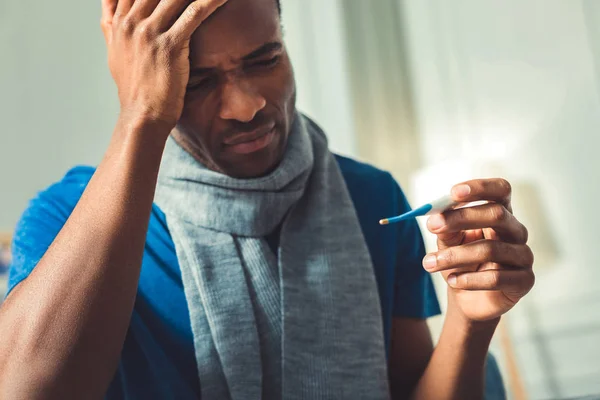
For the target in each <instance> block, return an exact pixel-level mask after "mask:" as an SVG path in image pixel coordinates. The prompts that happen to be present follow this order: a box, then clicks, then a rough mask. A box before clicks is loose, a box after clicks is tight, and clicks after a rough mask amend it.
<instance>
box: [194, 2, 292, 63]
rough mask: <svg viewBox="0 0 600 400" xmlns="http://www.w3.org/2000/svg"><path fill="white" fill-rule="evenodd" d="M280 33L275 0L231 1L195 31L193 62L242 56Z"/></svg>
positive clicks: (278, 36) (209, 61)
mask: <svg viewBox="0 0 600 400" xmlns="http://www.w3.org/2000/svg"><path fill="white" fill-rule="evenodd" d="M280 36H281V31H280V21H279V14H278V11H277V6H276V3H275V1H274V0H229V1H228V2H227V3H226V4H225V5H224V6H223V7H221V8H220V9H219V10H217V12H215V14H213V15H212V16H211V17H210V18H209V19H207V20H206V21H205V22H204V23H203V24H202V25H201V26H200V28H198V30H197V31H196V32H195V33H194V35H193V37H192V43H191V46H192V49H191V50H192V64H194V65H199V64H200V65H203V64H210V63H211V62H212V61H213V60H211V59H215V58H220V57H222V56H223V55H229V56H231V57H233V58H241V57H243V56H245V55H247V54H248V53H250V52H252V51H254V50H256V49H257V48H259V47H261V46H262V45H264V44H265V43H268V42H272V41H276V40H278V39H280Z"/></svg>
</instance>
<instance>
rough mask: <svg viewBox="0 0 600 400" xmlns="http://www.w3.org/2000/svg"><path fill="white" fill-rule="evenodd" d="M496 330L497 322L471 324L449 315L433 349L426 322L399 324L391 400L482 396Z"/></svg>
mask: <svg viewBox="0 0 600 400" xmlns="http://www.w3.org/2000/svg"><path fill="white" fill-rule="evenodd" d="M407 322H408V323H407ZM495 326H496V323H495V322H492V323H486V324H483V325H467V324H465V321H463V320H462V319H461V318H457V316H453V315H448V316H447V318H446V322H445V324H444V328H443V330H442V335H441V336H440V340H439V342H438V344H437V346H436V347H435V349H434V348H433V345H432V343H431V336H430V334H429V328H428V327H427V323H426V322H425V321H416V320H415V321H410V322H409V321H408V320H402V319H398V320H396V321H394V327H395V329H394V336H393V337H392V353H391V357H390V382H391V389H392V398H394V399H407V398H410V399H415V400H416V399H440V400H444V399H480V398H483V393H484V377H485V361H486V357H487V352H488V348H489V344H490V341H491V339H492V336H493V333H494V329H495Z"/></svg>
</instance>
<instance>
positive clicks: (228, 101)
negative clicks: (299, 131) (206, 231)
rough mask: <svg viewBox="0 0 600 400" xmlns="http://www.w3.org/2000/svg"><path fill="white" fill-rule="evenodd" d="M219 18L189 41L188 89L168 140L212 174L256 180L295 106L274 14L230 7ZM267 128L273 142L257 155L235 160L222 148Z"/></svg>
mask: <svg viewBox="0 0 600 400" xmlns="http://www.w3.org/2000/svg"><path fill="white" fill-rule="evenodd" d="M219 14H221V15H225V14H226V16H227V17H226V18H220V17H218V16H216V17H215V18H210V19H208V20H207V21H205V22H204V23H203V24H202V25H201V27H200V28H199V29H198V30H197V31H196V33H195V34H194V36H193V38H192V41H191V49H190V50H191V56H190V59H191V73H190V81H189V83H188V85H187V92H186V96H185V103H184V108H183V114H182V116H181V119H180V120H179V122H178V123H177V128H176V129H175V131H174V132H173V137H174V138H175V139H176V140H177V142H178V143H180V144H181V145H182V146H183V147H184V148H185V149H186V150H187V151H188V152H189V153H191V154H192V155H194V156H195V158H196V159H198V160H199V161H200V162H202V163H203V164H204V165H206V166H207V167H209V168H211V169H213V170H215V171H218V172H222V173H224V174H226V175H229V176H234V177H238V178H251V177H257V176H262V175H265V174H266V173H268V172H270V171H271V170H272V169H273V168H275V167H276V166H277V164H278V163H279V161H280V160H281V157H282V156H283V153H284V151H285V146H286V143H287V138H288V135H289V132H290V127H291V124H292V122H293V118H294V110H295V106H296V104H295V101H296V87H295V82H294V74H293V70H292V65H291V63H290V59H289V57H288V54H287V51H286V49H285V46H284V43H283V37H282V31H281V24H280V20H279V14H278V11H277V7H276V5H275V2H274V1H273V0H258V1H254V2H248V1H232V2H229V3H227V4H225V5H224V6H223V7H222V8H221V9H220V10H219ZM256 21H261V23H260V24H257V23H256ZM271 126H274V127H275V128H274V129H275V135H274V136H275V137H274V139H273V141H272V142H271V144H270V145H268V146H266V147H265V148H263V149H261V150H259V151H255V152H252V153H249V154H237V153H235V152H233V151H230V148H229V147H230V146H227V145H225V144H223V141H224V139H226V138H228V137H233V136H235V135H237V134H240V133H243V132H250V131H254V130H261V129H262V128H264V127H271ZM265 129H268V128H265Z"/></svg>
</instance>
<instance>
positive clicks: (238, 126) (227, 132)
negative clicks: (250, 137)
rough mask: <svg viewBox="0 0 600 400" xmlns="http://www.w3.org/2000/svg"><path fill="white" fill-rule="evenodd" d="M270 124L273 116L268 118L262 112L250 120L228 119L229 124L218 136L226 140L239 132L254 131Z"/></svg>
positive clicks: (272, 121) (272, 122)
mask: <svg viewBox="0 0 600 400" xmlns="http://www.w3.org/2000/svg"><path fill="white" fill-rule="evenodd" d="M270 124H274V119H273V118H269V117H268V116H267V115H264V114H257V115H256V116H255V117H254V118H253V119H252V121H250V122H241V121H235V120H232V121H230V122H229V126H228V127H227V128H226V129H224V130H223V131H222V132H221V134H220V135H219V136H220V137H221V138H223V139H224V140H227V139H230V138H232V137H234V136H236V135H239V134H243V133H249V132H253V131H256V130H258V129H261V128H264V127H266V126H268V125H270Z"/></svg>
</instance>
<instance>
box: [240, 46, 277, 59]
mask: <svg viewBox="0 0 600 400" xmlns="http://www.w3.org/2000/svg"><path fill="white" fill-rule="evenodd" d="M282 47H283V46H282V44H281V43H279V42H270V43H266V44H264V45H262V46H261V47H260V48H259V49H257V50H254V51H253V52H252V53H250V54H248V55H247V56H244V57H242V60H244V61H250V60H254V59H255V58H259V57H262V56H264V55H267V54H269V53H272V52H274V51H279V50H281V48H282Z"/></svg>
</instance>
